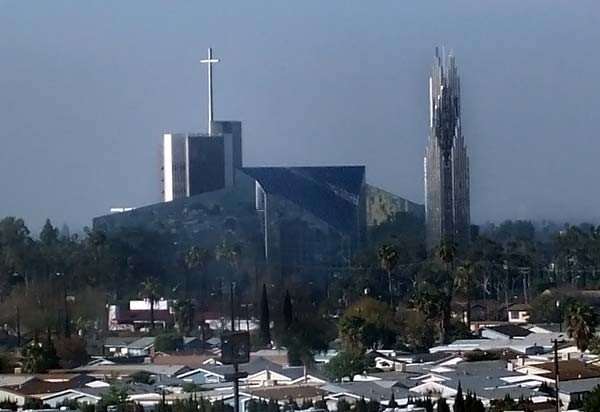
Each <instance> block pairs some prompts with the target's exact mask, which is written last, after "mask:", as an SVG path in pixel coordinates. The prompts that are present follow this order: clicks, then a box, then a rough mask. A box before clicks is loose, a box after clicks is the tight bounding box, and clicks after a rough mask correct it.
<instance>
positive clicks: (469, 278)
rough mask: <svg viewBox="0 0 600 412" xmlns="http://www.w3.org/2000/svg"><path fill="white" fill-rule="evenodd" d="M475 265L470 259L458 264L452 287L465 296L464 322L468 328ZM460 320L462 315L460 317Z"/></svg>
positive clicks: (469, 324) (469, 325)
mask: <svg viewBox="0 0 600 412" xmlns="http://www.w3.org/2000/svg"><path fill="white" fill-rule="evenodd" d="M476 270H477V267H476V266H475V265H474V264H473V263H472V262H470V261H465V262H464V263H463V264H462V265H460V266H459V267H458V268H457V270H456V274H455V276H454V287H455V289H456V291H457V292H458V293H459V294H461V295H462V296H464V297H465V299H466V301H467V310H466V312H467V316H466V324H467V326H468V327H469V328H470V327H471V297H472V294H473V288H474V281H473V278H474V275H475V273H476ZM461 321H462V317H461Z"/></svg>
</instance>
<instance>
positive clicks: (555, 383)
mask: <svg viewBox="0 0 600 412" xmlns="http://www.w3.org/2000/svg"><path fill="white" fill-rule="evenodd" d="M558 383H559V377H558V339H554V389H555V391H556V397H555V401H556V412H559V411H560V398H559V396H558Z"/></svg>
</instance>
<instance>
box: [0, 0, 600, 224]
mask: <svg viewBox="0 0 600 412" xmlns="http://www.w3.org/2000/svg"><path fill="white" fill-rule="evenodd" d="M599 42H600V1H598V0H590V1H580V0H578V1H573V0H568V1H567V0H564V1H559V0H554V1H550V0H502V1H499V0H498V1H492V0H489V1H488V0H471V1H456V0H453V1H446V0H444V1H435V2H433V1H432V2H429V1H423V0H418V1H397V0H393V1H391V0H390V1H364V0H360V1H359V0H357V1H349V0H337V1H324V0H315V1H307V0H303V1H293V2H292V1H269V2H267V1H257V0H252V1H248V0H239V1H221V0H220V1H211V2H209V1H191V0H190V1H172V0H169V1H160V2H158V1H148V0H143V1H141V0H140V1H121V0H119V1H106V0H102V1H89V0H86V1H80V0H72V1H57V0H53V1H46V2H34V1H24V0H15V1H7V0H0V53H1V56H0V139H1V140H0V141H1V142H2V146H1V147H2V148H1V149H0V190H1V193H2V196H1V198H0V216H4V215H18V216H22V217H24V218H25V219H26V220H27V221H28V223H29V224H30V226H31V227H33V228H37V227H38V226H39V225H40V224H41V223H42V222H43V220H44V219H45V218H46V217H50V218H51V219H52V220H53V221H54V222H55V223H56V224H58V225H61V224H62V223H63V222H68V223H69V224H70V225H71V226H72V229H75V228H77V227H78V226H81V225H89V224H90V223H91V217H93V216H95V215H100V214H104V213H105V212H107V211H108V209H109V208H110V207H113V206H138V205H145V204H149V203H154V202H156V201H158V200H159V199H160V183H159V178H160V142H161V135H162V133H164V132H168V131H205V130H206V117H207V116H206V111H207V110H206V68H205V67H204V66H203V65H200V64H199V60H200V59H201V58H203V57H204V56H205V54H206V49H207V47H209V46H212V47H213V48H214V53H215V55H216V56H217V57H219V58H221V59H222V63H220V64H218V65H217V66H216V67H215V75H214V76H215V118H216V119H219V120H242V121H243V128H244V129H243V132H244V136H243V139H244V163H245V164H246V165H322V164H336V165H341V164H365V165H366V166H367V177H368V181H369V182H370V183H373V184H376V185H379V186H381V187H383V188H385V189H387V190H390V191H393V192H394V193H397V194H399V195H402V196H405V197H407V198H409V199H411V200H414V201H417V202H423V182H422V180H423V171H422V169H423V166H422V164H423V153H424V147H425V141H426V136H427V133H428V113H427V110H428V108H427V104H428V95H427V93H428V76H429V69H430V64H431V62H432V55H433V49H434V47H435V46H436V45H446V46H447V47H448V48H452V49H453V50H454V51H455V54H456V56H457V63H458V65H459V69H460V71H461V75H462V92H463V130H464V133H465V137H466V141H467V144H468V147H469V155H470V158H471V204H472V216H473V220H474V221H475V222H482V221H485V220H488V219H491V220H500V219H504V218H554V219H576V220H581V219H598V218H599V217H600V187H599V185H598V159H599V155H600V132H599V126H598V124H599V121H600V46H599V44H600V43H599Z"/></svg>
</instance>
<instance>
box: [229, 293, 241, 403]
mask: <svg viewBox="0 0 600 412" xmlns="http://www.w3.org/2000/svg"><path fill="white" fill-rule="evenodd" d="M229 294H230V297H231V332H232V333H233V332H235V301H234V297H235V282H231V284H230V285H229ZM238 365H239V364H238V363H237V362H235V363H234V364H233V412H240V378H239V372H240V371H239V368H238Z"/></svg>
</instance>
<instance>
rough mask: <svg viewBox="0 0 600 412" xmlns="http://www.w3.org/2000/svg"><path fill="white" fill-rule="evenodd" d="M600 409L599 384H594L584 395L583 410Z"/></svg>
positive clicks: (595, 410) (586, 411)
mask: <svg viewBox="0 0 600 412" xmlns="http://www.w3.org/2000/svg"><path fill="white" fill-rule="evenodd" d="M598 411H600V386H596V387H595V388H594V390H592V391H591V392H590V393H589V394H588V395H587V396H586V397H585V401H584V402H583V412H598Z"/></svg>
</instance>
